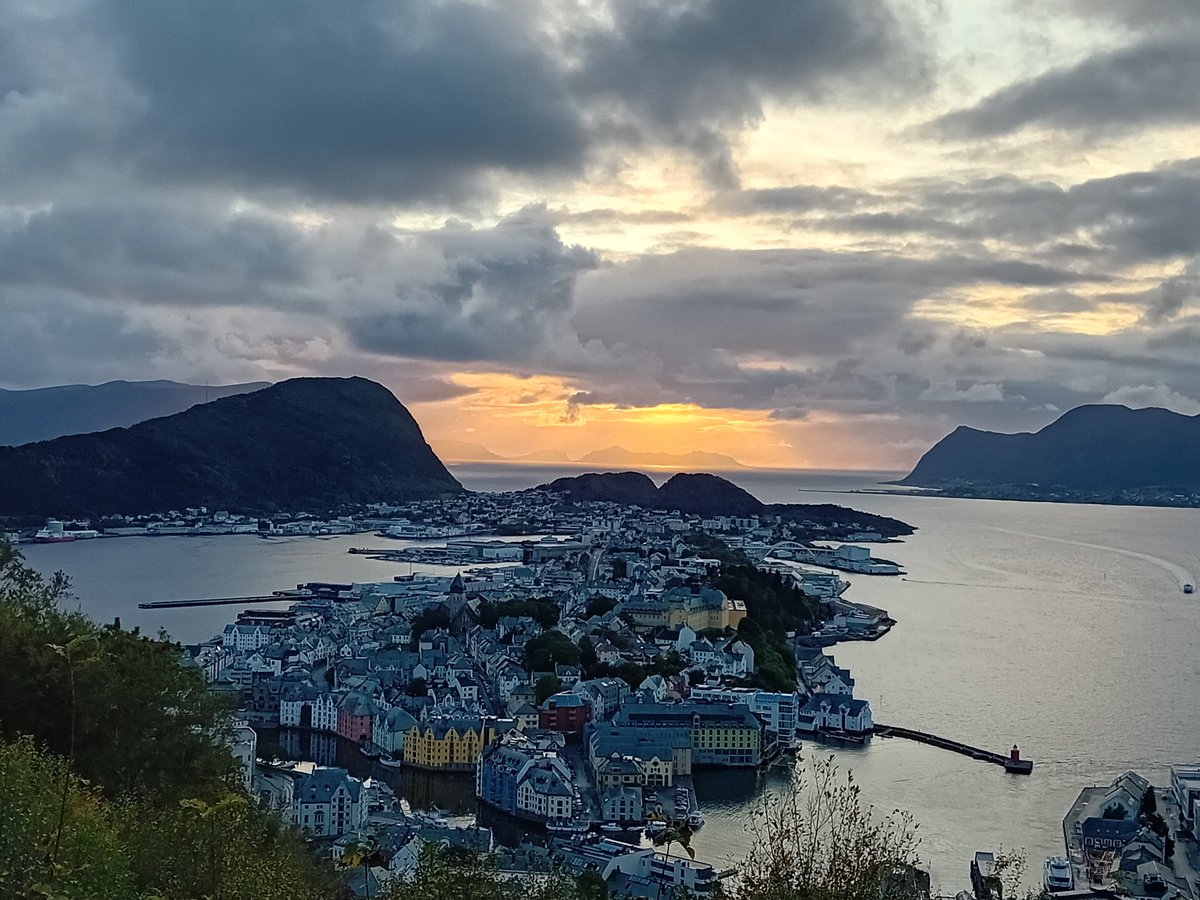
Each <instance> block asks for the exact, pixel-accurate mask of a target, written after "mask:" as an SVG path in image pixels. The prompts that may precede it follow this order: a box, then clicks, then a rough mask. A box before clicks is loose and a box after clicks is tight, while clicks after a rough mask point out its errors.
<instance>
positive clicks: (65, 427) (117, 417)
mask: <svg viewBox="0 0 1200 900" xmlns="http://www.w3.org/2000/svg"><path fill="white" fill-rule="evenodd" d="M265 387H270V384H269V383H268V382H265V381H257V382H251V383H249V384H226V385H212V386H209V385H203V384H181V383H180V382H178V381H108V382H105V383H104V384H95V385H93V384H63V385H58V386H57V387H45V388H34V389H32V390H26V391H13V390H4V389H0V447H3V446H13V447H15V446H18V445H20V444H29V443H32V442H33V441H52V440H54V438H58V437H64V436H66V435H68V434H90V433H91V432H94V431H107V430H108V429H109V428H128V427H129V426H130V425H136V424H137V423H138V422H144V421H146V420H147V419H157V418H160V417H161V416H170V415H174V414H175V413H179V412H183V411H184V410H186V409H190V408H191V407H193V406H195V405H196V404H197V403H207V402H209V401H210V400H219V399H221V398H222V397H230V396H233V395H234V394H247V393H249V392H251V391H261V390H262V389H263V388H265Z"/></svg>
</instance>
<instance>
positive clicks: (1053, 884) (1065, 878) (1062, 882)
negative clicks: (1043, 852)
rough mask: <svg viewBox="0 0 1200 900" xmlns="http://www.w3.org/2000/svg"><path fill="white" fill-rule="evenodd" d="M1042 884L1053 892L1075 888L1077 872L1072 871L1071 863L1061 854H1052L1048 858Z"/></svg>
mask: <svg viewBox="0 0 1200 900" xmlns="http://www.w3.org/2000/svg"><path fill="white" fill-rule="evenodd" d="M1042 884H1043V886H1045V888H1046V890H1047V891H1049V892H1050V893H1051V894H1056V893H1059V892H1060V891H1071V890H1074V889H1075V873H1074V872H1072V871H1071V863H1070V862H1069V861H1068V860H1067V859H1065V858H1063V857H1061V856H1051V857H1050V858H1049V859H1047V860H1046V867H1045V875H1044V876H1043V877H1042Z"/></svg>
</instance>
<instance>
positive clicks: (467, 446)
mask: <svg viewBox="0 0 1200 900" xmlns="http://www.w3.org/2000/svg"><path fill="white" fill-rule="evenodd" d="M432 443H433V445H434V447H435V448H436V449H437V450H438V453H439V454H440V455H441V456H442V457H443V458H444V459H449V460H454V461H456V462H506V463H548V464H551V465H554V464H560V463H574V464H578V465H584V466H602V467H604V468H625V467H629V468H638V467H642V468H652V469H675V470H679V469H717V470H718V471H723V470H732V469H746V468H749V467H748V466H746V465H745V464H743V463H741V462H739V461H738V460H736V459H734V458H733V457H732V456H726V455H725V454H723V453H710V452H707V451H704V450H692V451H689V452H687V453H658V452H655V451H638V450H626V449H625V448H624V447H605V448H604V449H603V450H592V451H590V452H589V453H585V454H584V455H583V456H581V457H579V458H578V459H575V458H572V457H570V456H568V455H567V454H566V453H564V452H563V451H561V450H535V451H534V452H532V453H526V454H523V455H521V456H502V455H501V454H499V453H496V452H494V451H492V450H489V449H488V448H487V447H485V446H484V445H483V444H480V443H476V442H472V441H456V440H451V439H442V440H434V441H432Z"/></svg>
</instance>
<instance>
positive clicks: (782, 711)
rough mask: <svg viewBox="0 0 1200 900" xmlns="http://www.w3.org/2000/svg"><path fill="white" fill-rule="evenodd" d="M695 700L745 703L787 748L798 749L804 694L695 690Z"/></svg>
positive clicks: (696, 688) (707, 688)
mask: <svg viewBox="0 0 1200 900" xmlns="http://www.w3.org/2000/svg"><path fill="white" fill-rule="evenodd" d="M691 697H692V699H693V700H711V701H721V702H724V703H744V704H745V705H746V706H748V707H749V708H750V712H752V713H754V715H755V716H756V717H757V718H758V720H759V721H760V722H762V724H763V728H764V729H765V730H766V732H767V733H768V734H769V735H770V736H771V737H773V738H774V739H775V740H777V741H778V742H779V743H780V744H783V745H784V746H788V747H792V746H795V745H796V743H797V741H796V724H797V721H798V717H799V713H800V706H801V701H800V695H799V694H797V693H796V692H795V691H792V692H790V693H788V692H778V691H763V690H759V689H758V688H727V687H708V686H707V685H705V686H701V687H694V688H692V693H691Z"/></svg>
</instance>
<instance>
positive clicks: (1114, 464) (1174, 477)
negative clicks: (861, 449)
mask: <svg viewBox="0 0 1200 900" xmlns="http://www.w3.org/2000/svg"><path fill="white" fill-rule="evenodd" d="M898 484H904V485H913V486H919V487H935V488H942V489H944V490H946V491H948V492H950V493H956V492H960V493H978V494H980V495H984V494H987V495H996V496H1001V495H1009V496H1030V497H1037V496H1043V495H1048V494H1053V493H1064V494H1066V495H1068V496H1070V495H1072V494H1081V493H1092V494H1105V493H1111V492H1116V493H1121V492H1130V493H1132V494H1139V493H1149V494H1158V493H1175V492H1177V493H1180V494H1193V493H1195V492H1197V491H1200V416H1184V415H1180V414H1179V413H1174V412H1171V411H1170V410H1166V409H1157V408H1149V409H1130V408H1128V407H1126V406H1115V405H1091V406H1080V407H1077V408H1076V409H1072V410H1070V411H1069V412H1066V413H1064V414H1063V415H1062V416H1060V417H1059V418H1058V419H1057V420H1056V421H1054V422H1052V423H1051V424H1049V425H1047V426H1046V427H1045V428H1043V429H1041V430H1040V431H1038V432H1034V433H1020V434H998V433H995V432H990V431H980V430H978V429H975V428H968V427H965V426H960V427H959V428H956V429H955V430H954V431H953V432H951V433H950V434H948V435H947V436H946V437H944V438H942V440H940V441H938V443H937V444H936V445H934V446H933V447H932V448H931V449H930V450H929V451H928V452H926V453H925V455H924V456H922V457H921V459H920V461H918V463H917V465H916V467H915V468H914V469H913V470H912V472H910V473H909V474H908V475H907V476H905V477H904V478H903V479H902V480H901V481H899V482H898ZM1122 502H1125V501H1124V500H1122Z"/></svg>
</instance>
